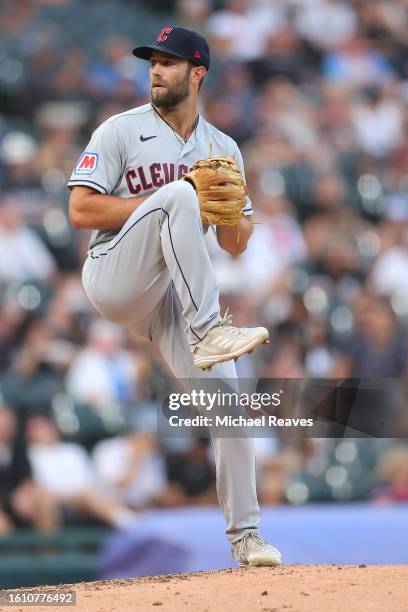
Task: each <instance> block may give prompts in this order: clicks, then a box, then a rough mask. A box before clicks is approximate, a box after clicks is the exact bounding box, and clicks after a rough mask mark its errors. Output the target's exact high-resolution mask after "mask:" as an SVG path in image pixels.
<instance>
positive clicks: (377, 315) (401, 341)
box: [332, 294, 407, 378]
mask: <svg viewBox="0 0 408 612" xmlns="http://www.w3.org/2000/svg"><path fill="white" fill-rule="evenodd" d="M354 316H355V329H354V332H353V336H352V338H351V340H350V341H349V343H348V346H347V347H346V348H345V350H344V353H343V355H342V356H341V357H340V358H339V360H338V361H337V362H336V364H335V366H334V369H333V371H332V376H334V377H339V378H347V377H351V378H359V377H365V378H400V377H402V376H405V375H406V369H407V342H406V336H405V333H404V332H402V330H401V329H400V327H399V325H398V323H397V321H396V319H395V314H394V312H393V310H392V308H391V307H390V305H389V302H388V300H387V299H386V298H381V297H375V296H373V295H370V296H369V295H364V294H360V295H359V296H357V297H356V299H355V302H354Z"/></svg>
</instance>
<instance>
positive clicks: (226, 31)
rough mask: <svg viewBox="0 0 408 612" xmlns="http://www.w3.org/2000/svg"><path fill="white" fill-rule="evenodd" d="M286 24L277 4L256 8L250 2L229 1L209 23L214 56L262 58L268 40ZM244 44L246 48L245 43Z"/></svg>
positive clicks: (247, 0) (207, 28)
mask: <svg viewBox="0 0 408 612" xmlns="http://www.w3.org/2000/svg"><path fill="white" fill-rule="evenodd" d="M283 23H284V13H283V10H282V8H281V6H280V5H279V4H278V3H274V4H273V5H272V4H265V5H262V4H260V5H259V6H256V5H255V6H254V5H253V3H252V2H250V1H249V0H227V1H226V3H225V8H224V9H223V10H221V11H216V12H215V13H214V14H213V15H211V16H210V17H209V19H208V21H207V23H206V30H207V33H208V35H209V38H210V44H212V50H213V53H215V54H216V55H219V56H220V57H223V58H226V59H240V60H250V59H254V58H257V57H260V56H262V55H263V53H264V50H265V43H266V39H267V37H268V36H269V35H270V34H271V33H272V32H274V31H276V30H277V29H279V27H280V26H281V25H283ZM243 40H245V44H243V43H242V41H243Z"/></svg>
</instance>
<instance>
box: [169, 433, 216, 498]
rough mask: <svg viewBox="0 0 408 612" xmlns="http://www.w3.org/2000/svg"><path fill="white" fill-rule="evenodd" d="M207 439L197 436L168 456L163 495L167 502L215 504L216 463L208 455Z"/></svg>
mask: <svg viewBox="0 0 408 612" xmlns="http://www.w3.org/2000/svg"><path fill="white" fill-rule="evenodd" d="M209 443H210V441H209V439H208V438H197V439H194V440H192V441H191V442H190V444H189V446H188V447H187V448H186V450H185V451H184V452H182V453H171V454H169V455H168V456H167V479H168V481H169V485H168V487H167V489H166V491H165V492H164V493H163V496H162V503H163V504H164V505H166V506H182V505H191V504H199V505H206V504H216V503H217V496H216V492H215V466H214V463H213V462H212V461H211V460H210V457H209Z"/></svg>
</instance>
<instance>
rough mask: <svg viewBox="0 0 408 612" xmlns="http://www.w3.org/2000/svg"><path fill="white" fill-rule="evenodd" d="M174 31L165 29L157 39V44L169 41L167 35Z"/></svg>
mask: <svg viewBox="0 0 408 612" xmlns="http://www.w3.org/2000/svg"><path fill="white" fill-rule="evenodd" d="M172 30H173V28H163V29H162V30H161V32H160V34H159V35H158V37H157V38H156V42H163V41H165V40H167V36H166V34H170V32H171V31H172Z"/></svg>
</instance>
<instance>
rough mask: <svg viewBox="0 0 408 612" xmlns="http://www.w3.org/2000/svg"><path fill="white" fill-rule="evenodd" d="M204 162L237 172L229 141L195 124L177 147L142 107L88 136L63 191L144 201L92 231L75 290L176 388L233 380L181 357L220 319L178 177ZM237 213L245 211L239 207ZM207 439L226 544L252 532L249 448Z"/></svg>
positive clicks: (189, 200)
mask: <svg viewBox="0 0 408 612" xmlns="http://www.w3.org/2000/svg"><path fill="white" fill-rule="evenodd" d="M210 155H231V156H232V157H233V158H234V159H235V160H236V161H237V163H238V164H239V166H240V168H241V170H242V171H243V163H242V157H241V154H240V152H239V150H238V147H237V145H236V143H235V142H234V141H233V140H232V139H231V138H229V137H228V136H226V135H225V134H223V133H222V132H220V131H219V130H217V129H216V128H215V127H213V126H212V125H210V124H209V123H207V121H205V119H203V117H201V116H200V117H199V120H198V123H197V125H196V128H195V130H194V131H193V133H192V134H191V136H190V138H189V139H188V140H187V141H186V142H185V141H184V140H183V139H182V138H181V137H180V136H179V135H178V134H176V132H175V131H174V130H173V129H172V128H171V127H170V125H168V124H167V123H166V122H165V121H164V120H163V119H162V118H161V117H160V115H159V114H158V113H157V111H156V110H155V109H154V108H153V107H152V105H151V104H146V105H145V106H141V107H139V108H136V109H133V110H130V111H127V112H125V113H122V114H120V115H116V116H114V117H112V118H110V119H108V120H107V121H105V123H103V124H102V125H101V126H100V127H99V128H98V129H97V130H96V131H95V132H94V133H93V135H92V138H91V141H90V143H89V145H88V146H87V148H86V150H85V151H84V153H83V154H82V155H81V157H80V159H79V161H78V163H77V165H76V167H75V170H74V172H73V173H72V177H71V179H70V181H69V183H68V185H69V187H74V186H75V185H86V186H89V187H92V188H93V189H96V190H97V191H98V192H100V193H101V194H113V195H117V196H120V197H123V198H129V197H134V196H141V195H145V194H146V195H149V197H148V198H146V200H145V201H144V202H143V203H142V204H141V205H140V206H138V207H137V208H136V209H135V210H134V211H133V213H132V214H131V215H130V217H129V218H128V219H127V221H126V222H125V223H124V225H123V227H122V228H121V229H120V230H119V231H94V232H93V234H92V238H91V242H90V249H89V252H88V257H87V258H86V260H85V263H84V267H83V270H82V282H83V286H84V289H85V292H86V294H87V295H88V297H89V299H90V301H91V302H92V303H93V305H94V306H95V308H96V310H97V311H98V312H99V313H100V314H101V315H102V316H103V317H104V318H106V319H108V320H111V321H113V322H115V323H117V324H119V325H122V326H125V327H127V328H128V329H129V331H130V333H131V334H132V335H133V334H134V335H137V336H142V337H145V338H148V339H149V340H151V341H152V342H153V343H154V344H155V345H156V346H157V347H158V348H159V350H160V351H161V354H162V355H163V357H164V359H165V360H166V361H167V363H168V365H169V367H170V368H171V369H172V370H173V372H174V374H175V375H176V376H177V378H178V379H179V380H183V381H184V382H186V384H189V381H191V380H195V379H200V378H208V377H212V376H215V377H216V378H219V379H221V380H229V381H231V380H233V381H236V379H237V373H236V369H235V364H234V362H233V361H228V362H225V363H220V364H217V365H215V366H214V368H213V371H212V372H211V373H209V372H203V371H202V370H200V369H199V368H197V367H195V365H194V361H193V356H192V353H191V350H190V346H191V344H193V343H195V342H197V341H200V340H201V339H203V338H204V337H205V335H206V333H207V332H208V330H209V329H210V328H211V327H212V326H214V325H215V324H216V323H217V322H218V321H220V319H221V315H220V306H219V292H218V287H217V284H216V280H215V275H214V271H213V268H212V262H211V259H210V256H209V254H208V250H207V248H206V244H205V240H204V232H205V228H203V225H202V223H201V218H200V211H199V204H198V200H197V195H196V192H195V190H194V188H193V187H192V186H191V185H190V183H187V182H186V181H180V180H178V179H179V178H181V177H182V176H183V175H184V174H186V173H187V172H188V171H189V169H190V168H191V167H192V166H193V164H194V163H195V162H196V161H197V160H198V159H202V158H206V157H209V156H210ZM101 206H103V204H101ZM244 213H245V214H246V215H250V214H251V213H252V205H251V202H250V201H249V199H248V200H247V201H246V204H245V207H244ZM210 433H211V435H212V437H213V441H214V445H215V450H216V470H217V492H218V496H219V500H220V505H221V508H222V510H223V513H224V517H225V520H226V523H227V530H226V534H227V537H228V539H229V540H230V541H231V542H235V541H237V540H239V539H240V538H242V537H243V536H244V535H245V534H247V533H250V532H257V531H258V525H259V505H258V501H257V496H256V480H255V450H254V443H253V440H251V439H250V438H247V437H246V435H244V434H243V435H241V436H240V435H239V433H238V432H237V437H234V438H228V437H227V438H223V437H220V436H216V435H215V432H214V431H213V429H212V428H211V427H210Z"/></svg>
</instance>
